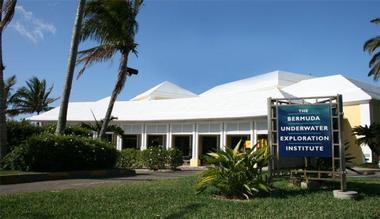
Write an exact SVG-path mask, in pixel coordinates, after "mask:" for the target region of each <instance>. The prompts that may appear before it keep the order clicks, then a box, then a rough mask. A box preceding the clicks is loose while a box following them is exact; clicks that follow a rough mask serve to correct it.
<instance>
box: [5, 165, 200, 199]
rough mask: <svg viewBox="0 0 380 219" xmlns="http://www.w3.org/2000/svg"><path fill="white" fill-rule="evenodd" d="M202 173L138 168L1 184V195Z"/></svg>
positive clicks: (116, 183)
mask: <svg viewBox="0 0 380 219" xmlns="http://www.w3.org/2000/svg"><path fill="white" fill-rule="evenodd" d="M198 173H200V170H195V169H188V170H182V171H174V172H173V171H168V172H153V171H149V170H136V176H130V177H119V178H103V179H66V180H51V181H40V182H32V183H20V184H11V185H0V195H3V194H12V193H21V192H40V191H59V190H63V189H77V188H93V187H100V186H114V185H123V184H128V183H132V182H139V181H145V182H146V181H153V180H158V179H170V178H176V177H182V176H192V175H195V174H198Z"/></svg>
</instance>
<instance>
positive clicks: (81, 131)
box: [7, 120, 92, 152]
mask: <svg viewBox="0 0 380 219" xmlns="http://www.w3.org/2000/svg"><path fill="white" fill-rule="evenodd" d="M55 128H56V125H55V124H52V125H44V126H36V125H32V124H31V123H30V122H29V121H25V120H24V121H9V122H7V137H8V138H7V139H8V152H11V151H12V150H13V149H14V148H15V147H16V146H17V145H19V144H21V143H23V142H25V140H27V139H28V138H30V137H32V136H34V135H40V134H42V133H50V134H54V133H55ZM65 135H78V136H83V137H91V136H92V133H91V131H89V130H87V129H85V128H81V127H80V126H67V127H66V129H65Z"/></svg>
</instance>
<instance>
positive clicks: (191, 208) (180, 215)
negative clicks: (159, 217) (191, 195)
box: [165, 203, 205, 219]
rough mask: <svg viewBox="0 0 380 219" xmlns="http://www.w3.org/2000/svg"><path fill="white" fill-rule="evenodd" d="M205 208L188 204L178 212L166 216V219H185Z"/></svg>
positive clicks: (196, 204) (201, 205)
mask: <svg viewBox="0 0 380 219" xmlns="http://www.w3.org/2000/svg"><path fill="white" fill-rule="evenodd" d="M201 207H205V205H204V204H199V203H194V204H188V205H185V206H183V207H182V208H180V209H179V210H178V211H177V212H173V213H171V214H169V215H168V216H166V217H165V218H166V219H175V218H183V217H184V216H185V215H187V214H191V213H193V212H196V211H197V210H198V209H199V208H201Z"/></svg>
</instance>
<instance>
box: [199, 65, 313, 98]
mask: <svg viewBox="0 0 380 219" xmlns="http://www.w3.org/2000/svg"><path fill="white" fill-rule="evenodd" d="M310 78H313V77H312V76H309V75H305V74H297V73H292V72H286V71H279V70H277V71H272V72H269V73H266V74H261V75H257V76H253V77H250V78H246V79H242V80H238V81H233V82H229V83H226V84H222V85H219V86H216V87H214V88H211V89H210V90H208V91H206V92H204V93H202V94H201V95H200V96H209V95H220V94H221V95H224V94H228V93H239V92H247V91H248V92H249V91H255V90H265V89H273V88H279V89H281V88H284V87H286V86H289V85H291V84H294V83H296V82H299V81H301V80H305V79H310Z"/></svg>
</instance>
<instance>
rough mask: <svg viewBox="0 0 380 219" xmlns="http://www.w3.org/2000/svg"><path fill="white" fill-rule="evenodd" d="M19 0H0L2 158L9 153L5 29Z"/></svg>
mask: <svg viewBox="0 0 380 219" xmlns="http://www.w3.org/2000/svg"><path fill="white" fill-rule="evenodd" d="M16 2H17V0H8V1H6V2H5V4H4V0H0V159H1V158H3V157H4V156H5V154H6V153H7V124H6V122H7V121H6V112H7V103H6V101H7V100H6V99H7V97H6V96H5V89H4V69H5V66H4V63H3V30H4V29H5V27H6V26H7V24H9V22H11V20H12V18H13V15H14V13H15V7H16Z"/></svg>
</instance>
